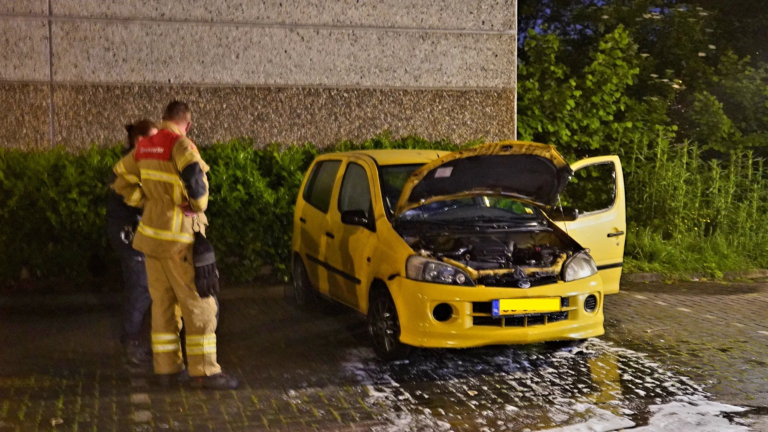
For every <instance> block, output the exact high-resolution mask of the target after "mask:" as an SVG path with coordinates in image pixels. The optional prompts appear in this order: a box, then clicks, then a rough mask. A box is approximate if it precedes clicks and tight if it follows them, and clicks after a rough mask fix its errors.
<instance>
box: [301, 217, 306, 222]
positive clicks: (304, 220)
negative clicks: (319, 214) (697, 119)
mask: <svg viewBox="0 0 768 432" xmlns="http://www.w3.org/2000/svg"><path fill="white" fill-rule="evenodd" d="M299 222H301V223H307V220H306V219H304V218H303V217H300V218H299Z"/></svg>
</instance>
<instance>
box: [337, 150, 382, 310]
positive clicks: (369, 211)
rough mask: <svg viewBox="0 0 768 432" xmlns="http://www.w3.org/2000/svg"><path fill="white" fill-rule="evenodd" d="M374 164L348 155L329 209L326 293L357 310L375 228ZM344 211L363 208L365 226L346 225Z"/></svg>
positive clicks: (367, 280) (366, 280) (367, 279)
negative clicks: (329, 235) (336, 192)
mask: <svg viewBox="0 0 768 432" xmlns="http://www.w3.org/2000/svg"><path fill="white" fill-rule="evenodd" d="M374 169H375V165H374V164H373V162H372V161H370V160H369V158H366V157H350V158H349V159H348V162H347V164H346V165H345V166H344V167H343V170H344V173H343V175H342V176H341V180H340V182H341V183H340V185H339V187H338V194H337V195H336V196H335V197H334V200H335V201H334V202H333V203H332V205H331V209H330V211H329V212H328V215H329V220H330V227H329V232H330V233H331V237H330V238H329V239H328V241H327V244H328V247H327V249H326V254H325V261H326V264H327V267H326V270H327V272H326V275H327V278H328V294H329V295H330V296H331V298H333V299H334V300H337V301H340V302H342V303H344V304H346V305H349V306H351V307H353V308H355V309H358V310H360V309H361V304H360V298H361V296H363V295H364V292H365V291H367V289H368V287H369V286H370V274H369V273H370V271H369V270H370V265H371V252H372V250H371V248H372V247H373V242H372V241H371V239H372V237H373V236H374V231H375V230H376V225H375V216H374V213H373V208H374V204H377V203H374V201H373V199H374V198H373V194H372V191H374V190H375V188H374V184H373V175H372V173H373V170H374ZM345 211H358V212H360V211H362V212H364V213H365V215H366V218H367V220H368V222H369V223H368V224H367V225H366V226H360V225H353V224H345V223H343V222H342V218H341V215H342V213H344V212H345Z"/></svg>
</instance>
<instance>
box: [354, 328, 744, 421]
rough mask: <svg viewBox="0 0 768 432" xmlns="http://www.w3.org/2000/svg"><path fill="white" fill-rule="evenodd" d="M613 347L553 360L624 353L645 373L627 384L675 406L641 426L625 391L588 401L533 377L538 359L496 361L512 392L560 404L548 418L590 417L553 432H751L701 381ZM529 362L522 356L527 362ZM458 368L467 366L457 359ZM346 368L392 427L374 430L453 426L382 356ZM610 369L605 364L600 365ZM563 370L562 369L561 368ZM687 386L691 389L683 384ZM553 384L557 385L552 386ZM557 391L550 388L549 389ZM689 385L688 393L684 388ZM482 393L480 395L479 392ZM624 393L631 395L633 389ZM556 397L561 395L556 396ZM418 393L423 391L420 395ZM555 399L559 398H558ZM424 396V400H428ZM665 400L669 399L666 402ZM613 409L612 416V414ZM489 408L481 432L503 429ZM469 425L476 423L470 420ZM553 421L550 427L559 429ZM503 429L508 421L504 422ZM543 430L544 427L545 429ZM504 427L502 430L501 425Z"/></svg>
mask: <svg viewBox="0 0 768 432" xmlns="http://www.w3.org/2000/svg"><path fill="white" fill-rule="evenodd" d="M612 345H613V344H610V343H606V342H603V341H599V340H595V339H592V340H590V341H589V342H588V343H587V344H586V345H584V346H583V347H582V348H581V349H576V350H564V351H561V352H557V353H554V354H553V355H552V356H551V357H550V358H551V360H552V361H553V363H554V364H557V363H558V362H563V361H565V360H566V359H568V358H569V357H572V356H574V355H576V354H577V353H591V352H595V351H599V352H609V353H613V354H615V355H617V356H619V355H620V356H623V357H624V358H625V359H626V358H629V359H630V361H631V363H632V364H633V366H634V367H635V368H637V370H638V371H642V372H641V373H642V374H641V375H639V376H638V375H636V376H635V377H632V376H630V375H628V374H623V373H622V379H625V380H628V381H632V382H635V383H636V385H643V386H646V387H648V388H651V389H652V388H654V387H664V388H666V389H667V390H668V391H669V392H670V393H672V395H674V394H675V393H676V394H677V396H673V398H672V399H671V402H669V403H666V404H660V403H661V402H662V400H661V399H658V398H657V399H656V403H657V405H651V406H648V409H649V410H650V411H651V417H650V419H649V422H648V425H647V426H642V427H635V426H636V425H635V423H634V422H633V421H632V420H630V419H629V418H627V417H626V416H629V415H632V414H633V411H632V410H630V409H628V407H627V406H626V405H625V404H626V402H627V401H626V400H625V399H624V398H623V397H620V396H621V392H619V394H618V396H617V397H618V399H617V400H613V401H607V402H602V403H599V405H600V406H597V404H598V403H597V402H596V401H595V400H594V399H590V398H589V396H588V395H586V396H581V395H576V394H572V393H566V394H562V396H566V397H560V395H558V394H557V393H558V387H560V386H562V385H567V383H566V382H561V381H562V380H563V377H562V376H559V377H558V376H557V375H556V374H555V375H554V376H553V375H552V374H551V373H550V370H549V368H547V369H544V370H541V371H540V373H539V375H538V376H535V377H532V376H531V373H530V372H528V371H527V370H525V369H524V368H523V367H521V365H522V364H524V363H525V360H526V358H524V356H528V357H534V356H532V355H530V354H525V353H524V354H521V355H520V356H516V358H505V357H502V356H496V357H495V358H493V359H491V361H493V362H494V363H495V364H497V365H499V366H502V367H503V370H504V373H503V378H502V379H504V380H505V381H507V382H508V383H509V385H510V386H511V388H512V389H516V390H518V391H519V394H523V393H525V394H526V396H527V398H528V399H529V400H532V401H535V402H536V404H537V405H542V406H546V405H547V403H549V404H554V405H551V406H550V407H549V412H548V413H547V415H548V416H549V417H550V420H552V421H553V422H552V423H555V426H559V425H557V423H560V424H563V423H568V422H569V420H570V422H573V421H578V420H577V418H578V419H583V420H584V421H582V422H581V423H577V424H572V425H567V426H562V427H556V428H554V429H553V428H550V429H542V430H546V431H547V432H610V431H619V430H625V429H628V428H631V431H633V432H634V431H642V432H667V431H679V432H721V431H722V432H747V431H749V429H748V428H747V427H745V426H743V425H739V424H732V423H731V422H730V421H729V420H728V419H727V418H724V417H723V416H722V414H723V413H736V412H743V411H745V410H746V409H745V408H741V407H737V406H732V405H725V404H721V403H717V402H712V401H709V400H707V398H708V397H710V396H711V395H709V394H708V393H707V392H706V391H704V390H703V388H702V387H701V386H699V385H696V384H694V383H693V382H692V381H691V380H690V379H688V378H684V377H680V376H677V375H675V374H673V373H671V372H670V371H668V370H666V369H665V368H664V367H663V366H661V365H659V364H658V363H655V362H652V361H649V360H648V359H647V358H645V357H646V355H645V354H641V353H637V352H634V351H631V350H627V349H624V348H618V347H616V346H612ZM521 357H523V358H521ZM456 363H461V362H460V361H457V362H456ZM342 364H343V367H344V369H345V370H347V372H348V373H349V374H350V375H352V376H354V377H355V378H356V380H357V381H359V382H360V384H362V385H363V386H365V387H366V389H367V393H368V397H367V398H366V399H367V400H366V402H368V403H371V404H377V405H380V406H384V407H386V408H385V413H383V416H384V418H383V419H382V420H384V419H386V421H387V422H388V423H389V425H386V426H378V427H373V428H372V431H374V432H400V431H417V432H422V431H425V432H426V431H448V430H450V429H451V425H450V424H449V423H446V422H445V421H443V420H442V418H445V413H444V412H443V411H442V410H440V409H438V410H437V411H438V412H437V413H436V414H437V415H439V416H440V419H439V418H437V417H436V415H435V414H434V413H433V412H432V410H429V409H424V408H423V407H419V406H418V402H417V400H416V399H415V398H414V397H413V396H411V394H409V392H408V391H407V390H406V389H404V388H403V387H401V386H400V385H399V384H398V383H397V382H396V381H395V380H394V379H392V377H391V376H390V375H389V374H388V373H387V372H386V369H384V370H382V368H381V367H380V366H379V365H378V364H377V362H376V361H375V353H373V351H372V350H370V349H356V350H350V351H349V352H347V353H346V356H345V358H343V359H342ZM597 364H598V365H599V366H604V365H603V364H602V363H597ZM555 367H556V366H555ZM542 383H545V384H546V385H545V387H546V388H540V384H542ZM680 383H685V384H687V386H681V385H680ZM552 384H556V385H554V386H551V385H552ZM441 385H443V386H446V388H450V391H451V392H453V393H455V394H457V395H458V394H468V395H469V397H470V399H469V400H467V401H466V402H468V403H470V404H476V402H475V401H474V400H471V397H472V396H474V395H476V394H477V393H478V391H482V389H485V387H482V388H480V389H478V387H477V383H476V382H474V381H472V380H467V379H466V378H464V379H446V380H445V381H442V383H441ZM572 385H575V386H576V387H584V386H583V385H582V384H580V383H573V384H572ZM550 386H551V387H550ZM683 387H686V388H683ZM475 389H477V390H475ZM627 390H628V389H625V390H624V391H627ZM631 391H634V392H635V393H636V394H640V395H641V396H644V395H645V392H644V391H642V390H639V389H637V388H636V387H635V388H632V389H631ZM551 392H555V394H551ZM419 393H420V392H419V391H417V392H416V394H417V395H419ZM553 396H554V397H553ZM422 398H423V395H422ZM664 400H665V401H667V400H670V399H669V398H665V399H664ZM499 408H500V410H499V411H500V412H496V413H494V414H495V416H496V417H497V418H496V420H504V418H505V417H507V418H510V419H511V418H515V417H517V416H518V415H519V414H521V413H522V412H523V411H524V410H521V409H519V408H517V407H515V406H512V405H509V404H503V405H500V406H499ZM609 410H610V411H609ZM483 414H484V411H483V412H481V411H478V412H477V416H476V418H474V419H473V420H474V421H475V426H476V427H478V430H488V431H491V430H496V429H495V427H493V426H491V424H489V423H486V421H485V420H483V419H482V417H483ZM465 420H469V419H465ZM552 423H550V424H552ZM498 424H499V425H503V424H504V422H503V421H498ZM539 427H544V425H543V424H540V425H539ZM502 429H503V428H502Z"/></svg>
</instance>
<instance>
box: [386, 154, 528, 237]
mask: <svg viewBox="0 0 768 432" xmlns="http://www.w3.org/2000/svg"><path fill="white" fill-rule="evenodd" d="M422 166H423V165H422V164H408V165H386V166H381V167H379V181H380V182H381V193H382V198H383V199H384V207H385V208H386V210H387V216H390V217H391V216H392V214H393V212H394V209H395V207H396V206H397V201H398V199H400V194H401V193H402V191H403V187H404V186H405V183H406V181H408V178H409V177H410V176H411V174H413V172H414V171H416V170H417V169H419V168H421V167H422ZM399 221H400V222H417V223H420V222H422V223H423V222H426V223H433V224H436V225H444V224H450V225H453V224H461V225H488V224H490V225H498V224H504V225H514V226H531V225H539V223H540V222H541V221H542V217H541V214H540V212H539V210H538V209H536V208H535V207H533V206H531V205H528V204H525V203H522V202H520V201H517V200H515V199H512V198H506V197H499V196H476V197H471V198H461V199H452V200H445V201H437V202H433V203H430V204H426V205H423V206H419V207H416V208H414V209H411V210H408V211H407V212H405V213H404V214H403V215H402V216H400V218H399Z"/></svg>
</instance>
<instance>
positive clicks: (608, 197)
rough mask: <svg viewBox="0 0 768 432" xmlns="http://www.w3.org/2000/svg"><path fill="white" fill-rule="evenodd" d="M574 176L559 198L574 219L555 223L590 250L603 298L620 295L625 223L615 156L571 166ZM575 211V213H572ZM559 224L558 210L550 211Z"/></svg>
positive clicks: (620, 181)
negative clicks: (599, 279)
mask: <svg viewBox="0 0 768 432" xmlns="http://www.w3.org/2000/svg"><path fill="white" fill-rule="evenodd" d="M571 169H573V171H574V174H573V178H572V179H571V181H570V182H569V183H568V185H567V186H566V187H565V191H564V192H563V193H562V194H561V203H562V206H563V209H564V212H563V213H564V214H568V213H570V214H571V216H573V215H574V214H576V216H575V219H573V220H567V221H564V222H563V221H559V222H556V223H557V225H558V226H559V227H560V228H562V229H563V230H565V231H566V232H567V233H568V235H570V236H571V237H573V239H574V240H576V241H577V242H579V244H581V245H582V246H583V247H585V248H587V249H589V250H590V254H591V255H592V258H594V260H595V263H596V264H597V269H598V271H599V273H600V276H601V277H602V279H603V285H604V287H605V293H606V294H615V293H617V292H619V283H620V281H621V267H622V263H623V261H624V243H625V241H626V230H627V219H626V198H625V194H624V175H623V173H622V171H621V161H620V160H619V157H618V156H600V157H594V158H588V159H583V160H580V161H578V162H576V163H574V164H572V165H571ZM574 210H575V211H574ZM552 213H553V216H555V217H553V219H555V220H558V219H560V218H557V216H558V215H557V213H560V209H559V208H556V209H553V210H552Z"/></svg>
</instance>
